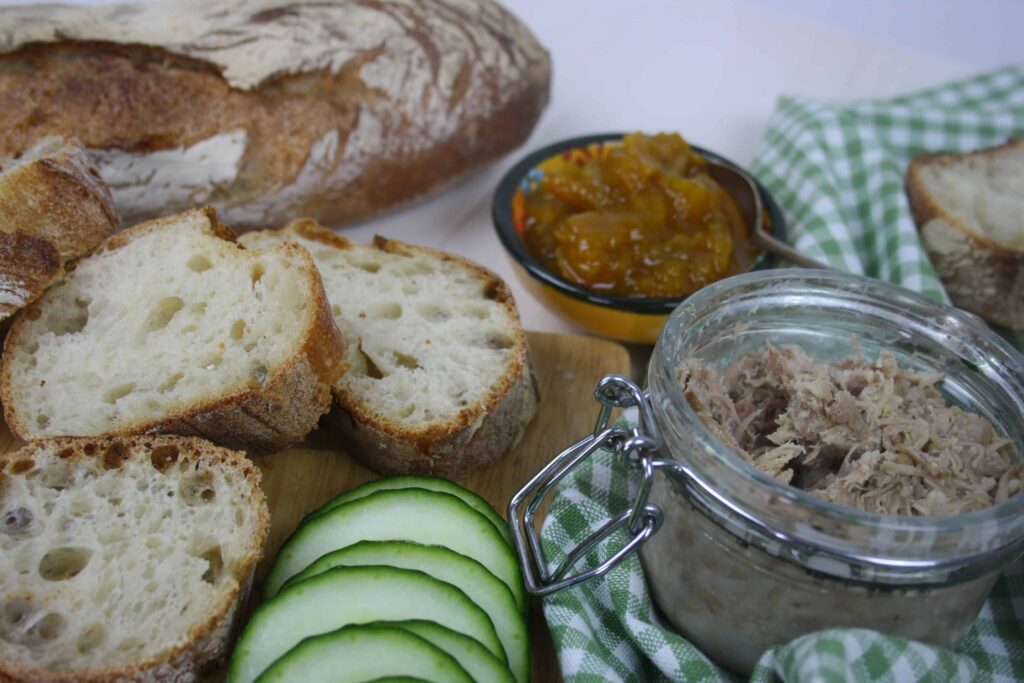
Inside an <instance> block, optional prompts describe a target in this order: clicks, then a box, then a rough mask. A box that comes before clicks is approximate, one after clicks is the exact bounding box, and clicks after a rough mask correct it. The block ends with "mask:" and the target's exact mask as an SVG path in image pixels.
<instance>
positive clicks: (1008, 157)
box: [919, 141, 1024, 251]
mask: <svg viewBox="0 0 1024 683" xmlns="http://www.w3.org/2000/svg"><path fill="white" fill-rule="evenodd" d="M919 173H920V174H921V180H922V181H923V182H924V185H925V187H926V188H928V191H929V192H930V193H931V195H932V197H933V200H934V201H935V202H936V204H937V205H938V206H939V207H941V208H942V209H944V210H945V211H947V212H948V213H950V214H952V215H953V216H955V217H956V218H958V219H959V220H961V221H963V223H964V224H966V225H967V226H969V227H970V228H972V229H974V230H975V231H977V233H978V234H979V235H980V236H982V237H986V238H988V239H990V240H992V241H993V242H996V243H997V244H999V245H1000V246H1002V247H1005V248H1007V249H1015V250H1018V251H1024V142H1019V141H1018V142H1016V143H1014V144H1011V145H1007V146H1005V147H1003V148H1000V149H998V151H996V152H995V153H989V154H968V155H964V156H962V157H960V158H958V159H956V158H950V159H949V160H948V162H947V163H937V164H923V165H921V167H920V170H919Z"/></svg>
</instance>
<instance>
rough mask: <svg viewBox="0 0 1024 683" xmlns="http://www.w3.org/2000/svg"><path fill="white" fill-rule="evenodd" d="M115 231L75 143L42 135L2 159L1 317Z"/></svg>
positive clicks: (106, 202) (102, 189)
mask: <svg viewBox="0 0 1024 683" xmlns="http://www.w3.org/2000/svg"><path fill="white" fill-rule="evenodd" d="M116 229H117V215H116V214H115V213H114V202H113V199H112V198H111V195H110V188H108V187H107V186H106V184H105V183H104V182H103V181H102V180H101V179H100V176H99V173H98V172H97V170H96V167H95V166H94V165H93V164H92V163H91V162H90V161H89V159H88V158H87V157H86V154H85V150H84V149H83V148H82V146H81V145H80V144H79V143H78V141H77V140H74V141H70V142H65V141H64V140H62V139H61V138H45V139H43V140H40V141H39V142H38V143H37V144H36V145H35V146H33V147H32V148H31V149H29V150H28V151H27V152H25V153H24V154H22V155H21V156H20V157H18V158H16V159H7V160H4V161H0V320H4V319H6V318H7V317H9V316H10V315H12V314H13V313H14V312H15V311H17V310H18V309H19V308H21V307H23V306H25V305H26V304H28V303H31V302H32V301H35V300H36V299H37V298H39V296H40V295H41V294H42V293H43V292H44V291H45V290H46V288H47V287H48V286H49V285H50V284H52V283H53V282H55V281H56V280H58V279H59V278H60V276H61V275H63V272H64V271H63V266H64V265H65V264H66V263H67V262H68V261H71V260H72V259H76V258H80V257H82V256H85V255H86V254H88V253H89V252H91V251H92V250H93V249H95V248H96V247H97V246H99V244H100V242H102V241H103V240H104V238H106V237H107V236H109V235H110V234H112V233H113V232H114V231H115V230H116Z"/></svg>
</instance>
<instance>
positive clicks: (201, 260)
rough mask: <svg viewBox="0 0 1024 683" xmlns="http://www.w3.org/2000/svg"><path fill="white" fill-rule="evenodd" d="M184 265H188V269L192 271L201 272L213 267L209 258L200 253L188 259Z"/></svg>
mask: <svg viewBox="0 0 1024 683" xmlns="http://www.w3.org/2000/svg"><path fill="white" fill-rule="evenodd" d="M185 265H187V266H188V269H189V270H191V271H194V272H196V273H202V272H205V271H207V270H209V269H210V268H213V263H211V262H210V259H208V258H206V257H205V256H203V255H202V254H196V255H195V256H193V257H192V258H190V259H189V260H188V263H186V264H185Z"/></svg>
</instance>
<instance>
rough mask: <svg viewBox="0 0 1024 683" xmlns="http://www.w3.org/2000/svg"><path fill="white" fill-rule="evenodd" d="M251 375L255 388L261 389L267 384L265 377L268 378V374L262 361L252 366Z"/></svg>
mask: <svg viewBox="0 0 1024 683" xmlns="http://www.w3.org/2000/svg"><path fill="white" fill-rule="evenodd" d="M251 376H252V383H253V384H254V385H255V386H256V388H258V389H262V388H264V387H265V386H267V379H268V378H269V376H270V375H269V373H268V371H267V366H266V365H263V364H262V363H258V364H256V365H254V366H253V368H252V372H251Z"/></svg>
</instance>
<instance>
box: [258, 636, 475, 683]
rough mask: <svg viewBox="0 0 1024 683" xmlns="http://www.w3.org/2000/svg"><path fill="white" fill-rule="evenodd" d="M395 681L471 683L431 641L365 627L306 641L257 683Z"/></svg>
mask: <svg viewBox="0 0 1024 683" xmlns="http://www.w3.org/2000/svg"><path fill="white" fill-rule="evenodd" d="M396 676H403V677H404V676H417V677H421V678H426V679H427V680H431V681H453V682H458V683H473V678H472V677H471V676H470V675H469V674H468V673H467V672H466V670H465V669H463V668H462V666H461V665H460V664H459V663H458V661H457V660H456V659H455V658H454V657H452V656H451V655H450V654H448V653H447V652H445V651H444V650H443V649H441V648H439V647H437V646H436V645H434V644H433V643H431V642H430V641H429V640H427V639H425V638H422V637H420V636H418V635H416V634H415V633H412V632H411V631H409V630H406V629H400V628H381V627H366V626H347V627H345V628H342V629H339V630H337V631H332V632H330V633H323V634H321V635H318V636H313V637H311V638H306V639H305V640H303V641H302V642H301V643H299V644H298V645H296V646H295V647H293V648H292V649H291V650H289V651H288V652H286V653H285V654H284V655H282V656H281V657H280V658H279V659H277V661H275V662H273V663H272V664H271V665H270V667H269V668H268V669H267V670H266V671H264V672H263V673H262V674H261V675H260V677H259V678H258V679H257V680H258V681H259V682H260V683H280V682H290V681H303V683H321V682H322V683H363V682H364V681H369V680H373V679H378V680H379V679H381V678H385V679H387V680H394V677H396ZM402 680H408V679H402Z"/></svg>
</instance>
